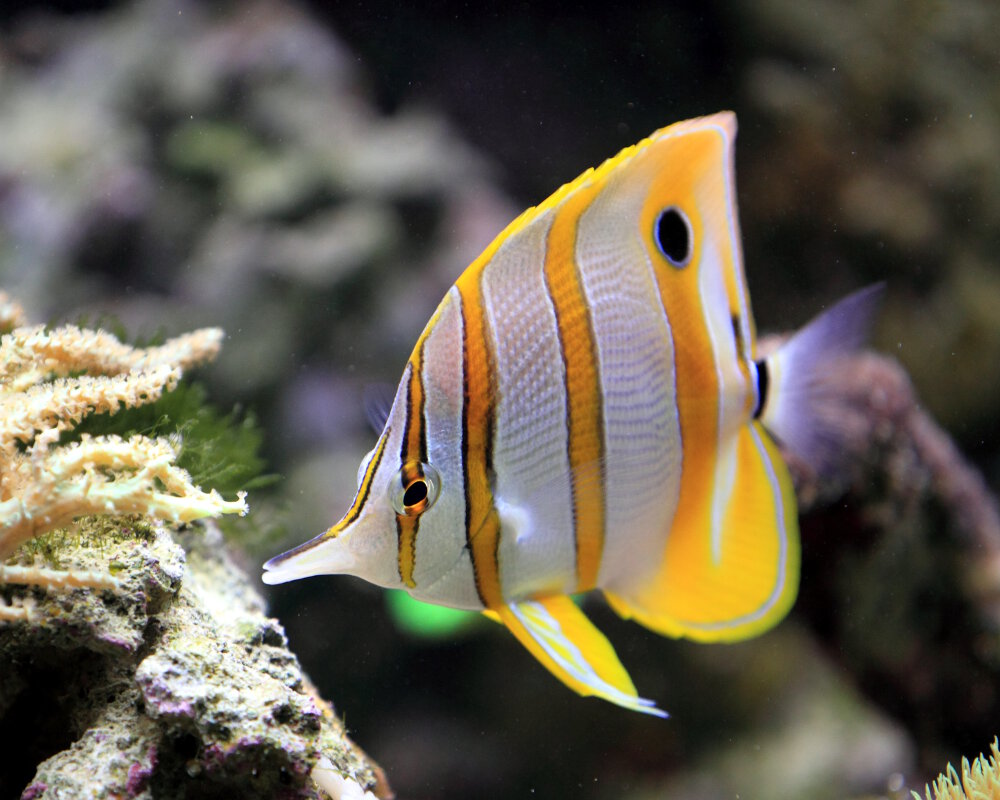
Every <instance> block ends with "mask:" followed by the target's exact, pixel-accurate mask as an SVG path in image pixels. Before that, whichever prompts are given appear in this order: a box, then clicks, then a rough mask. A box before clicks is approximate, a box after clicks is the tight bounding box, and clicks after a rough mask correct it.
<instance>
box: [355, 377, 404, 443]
mask: <svg viewBox="0 0 1000 800" xmlns="http://www.w3.org/2000/svg"><path fill="white" fill-rule="evenodd" d="M395 398H396V387H395V386H393V385H392V384H391V383H369V384H367V385H366V386H365V388H364V389H363V390H362V394H361V402H362V403H363V404H364V407H365V419H367V420H368V424H369V425H371V426H372V430H373V431H375V433H382V431H383V430H385V422H386V420H387V419H389V412H390V411H392V401H393V400H395Z"/></svg>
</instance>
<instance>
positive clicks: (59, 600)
mask: <svg viewBox="0 0 1000 800" xmlns="http://www.w3.org/2000/svg"><path fill="white" fill-rule="evenodd" d="M50 544H51V545H52V547H53V548H54V550H55V551H56V552H57V553H58V554H59V559H60V562H61V563H62V564H63V565H64V566H65V567H66V568H68V569H69V570H70V571H72V572H79V571H84V572H86V573H87V574H98V573H101V572H105V573H108V572H109V571H110V572H111V573H113V575H114V578H113V580H114V585H106V586H104V587H94V586H91V587H87V588H71V587H67V588H63V587H55V586H37V585H36V586H34V587H32V588H31V589H28V590H25V589H23V588H19V587H11V586H4V585H0V591H2V592H3V593H5V594H9V593H12V592H21V591H28V592H30V593H31V595H32V597H33V600H34V603H33V608H32V613H31V614H30V616H26V617H24V618H21V619H17V620H13V621H8V622H6V623H3V624H2V625H0V659H2V660H3V663H4V664H5V665H7V666H6V667H5V669H4V672H3V675H2V676H0V735H2V737H3V739H4V741H6V742H7V743H8V744H7V746H6V748H5V749H6V753H5V756H4V769H3V770H2V771H0V796H3V797H16V796H18V793H20V796H21V797H22V798H28V799H31V800H38V799H39V798H49V800H78V798H83V797H99V796H105V797H120V798H145V799H147V800H149V799H150V798H154V797H157V798H162V797H175V798H196V797H218V796H220V794H223V793H229V794H230V795H231V796H234V797H246V798H254V797H260V798H324V797H328V796H329V797H333V798H335V799H336V800H339V799H340V798H349V797H358V798H360V797H362V796H365V797H369V798H372V797H374V795H373V794H371V793H366V789H373V788H374V789H376V791H378V793H379V796H380V797H386V796H388V793H387V789H385V784H384V783H382V784H379V781H378V775H379V773H378V771H377V768H376V767H375V766H374V765H373V764H372V762H370V761H369V760H368V759H367V758H366V756H365V755H364V754H363V753H362V752H361V751H360V750H358V749H357V748H356V747H355V746H354V745H353V744H352V743H351V742H350V740H348V739H347V738H346V736H345V733H344V729H343V727H342V725H341V723H340V722H339V720H338V719H337V717H336V716H335V715H334V713H333V711H332V709H331V707H330V706H329V705H328V704H327V703H326V702H325V701H323V700H322V699H321V698H320V697H319V695H318V694H317V693H316V692H315V690H314V689H313V687H312V685H311V684H310V682H309V680H308V678H307V677H306V676H305V675H304V674H303V672H302V669H301V667H300V666H299V663H298V660H297V659H296V658H295V656H294V655H292V653H290V652H289V650H288V647H287V642H286V640H285V636H284V633H283V631H282V629H281V627H280V625H278V623H277V622H276V621H275V620H273V619H270V618H269V617H268V616H267V615H266V614H265V613H264V602H263V600H262V598H261V597H260V595H259V594H258V593H257V592H256V591H255V590H254V589H253V588H252V586H251V585H250V583H249V581H248V580H247V578H246V576H245V575H244V573H243V572H242V571H241V570H240V569H239V568H238V567H237V566H236V565H235V564H234V563H233V561H232V560H231V559H230V558H229V557H228V556H227V555H226V549H225V546H224V544H223V540H222V535H221V534H220V533H219V531H218V529H217V528H215V527H214V526H212V525H211V524H198V525H196V526H192V527H190V528H188V529H186V530H177V529H171V528H167V527H165V526H164V525H162V524H150V523H149V522H148V521H147V520H145V519H143V518H138V517H135V518H131V519H127V518H126V519H114V520H112V519H109V518H100V519H95V518H90V519H87V520H85V521H84V522H81V523H80V524H79V529H78V530H72V531H67V532H65V533H61V534H59V539H58V540H57V541H54V542H51V543H50ZM36 765H37V767H36ZM321 786H322V787H326V788H327V789H328V791H326V792H324V791H322V790H321V788H320V787H321Z"/></svg>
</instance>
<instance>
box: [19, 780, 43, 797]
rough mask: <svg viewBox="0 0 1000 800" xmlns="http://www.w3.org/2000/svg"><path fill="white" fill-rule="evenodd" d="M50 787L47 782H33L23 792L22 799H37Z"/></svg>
mask: <svg viewBox="0 0 1000 800" xmlns="http://www.w3.org/2000/svg"><path fill="white" fill-rule="evenodd" d="M48 788H49V785H48V784H47V783H42V782H41V781H39V782H38V783H33V784H31V786H29V787H28V788H27V789H25V790H24V791H23V792H21V800H35V799H36V798H38V797H41V796H42V795H44V794H45V791H46V790H47V789H48Z"/></svg>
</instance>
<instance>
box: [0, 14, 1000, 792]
mask: <svg viewBox="0 0 1000 800" xmlns="http://www.w3.org/2000/svg"><path fill="white" fill-rule="evenodd" d="M998 30H1000V7H997V6H996V5H995V4H994V3H992V2H989V0H982V1H981V2H975V0H967V1H965V2H954V3H939V2H919V1H916V0H915V1H913V2H855V3H847V4H840V3H831V2H827V1H825V0H765V1H764V2H750V1H749V0H746V2H733V3H723V2H716V3H694V2H687V3H671V4H664V3H641V2H640V3H636V4H632V5H631V6H629V7H628V8H615V9H612V8H610V7H608V8H605V9H597V10H594V9H588V8H586V7H581V8H579V9H576V10H566V9H565V8H563V7H561V6H560V5H559V4H530V5H529V4H518V5H512V6H510V7H504V8H503V10H500V8H499V7H497V9H496V10H494V11H485V10H483V11H473V10H471V9H470V8H468V7H467V5H466V4H459V3H441V4H436V5H435V6H434V8H433V9H426V8H419V9H418V8H417V7H416V6H413V7H405V6H402V5H401V4H395V3H390V2H385V1H384V0H375V2H367V3H365V4H363V5H362V6H358V5H355V4H342V3H336V4H332V3H331V4H325V3H320V2H314V3H311V4H309V3H298V4H296V3H291V2H252V3H235V2H234V3H231V4H226V3H211V4H207V3H196V2H173V0H169V1H168V2H152V1H150V2H139V3H97V2H95V3H70V2H53V3H26V2H25V3H8V4H5V5H4V7H3V9H2V10H0V288H3V289H5V290H7V291H8V292H10V293H11V294H13V295H14V296H16V297H17V298H18V299H20V300H21V301H22V302H23V303H24V305H25V306H26V308H27V309H28V311H29V315H30V316H31V317H33V318H34V319H39V320H52V321H62V320H66V319H70V320H75V319H80V318H81V317H83V318H86V319H87V320H89V322H90V323H91V324H97V323H98V322H100V321H101V320H102V319H107V320H114V321H116V323H117V322H120V323H121V324H122V325H123V326H124V327H125V329H126V330H128V331H129V332H130V333H131V334H132V335H135V336H150V335H153V334H156V333H157V332H159V331H163V332H166V333H168V334H175V333H178V332H181V331H184V330H188V329H190V328H193V327H197V326H203V325H219V326H222V327H223V328H225V330H226V332H227V334H228V338H227V341H226V343H225V347H224V349H223V353H222V356H221V358H220V359H219V360H218V362H217V363H216V364H214V365H213V366H212V367H211V368H209V369H207V370H205V371H204V372H203V373H202V376H201V377H202V380H203V381H204V382H205V383H206V384H207V385H208V387H209V390H210V392H211V395H212V397H213V398H214V399H215V401H216V402H217V403H218V404H219V405H220V406H222V407H231V406H233V405H239V406H240V407H241V408H244V409H249V410H251V411H252V413H253V414H254V416H255V417H256V419H257V420H258V422H259V424H260V426H261V428H262V429H263V431H264V433H265V455H266V457H267V460H268V471H270V472H273V473H276V474H279V475H281V476H282V479H281V480H280V481H279V482H277V483H275V484H274V485H272V486H271V487H269V488H268V489H266V490H259V491H257V492H254V493H253V494H251V497H250V504H251V508H252V509H253V513H252V514H251V516H250V517H248V518H247V519H245V520H242V521H238V522H237V523H235V524H232V525H230V526H229V536H230V540H231V543H232V544H233V546H234V547H236V548H238V549H240V550H241V552H242V554H243V555H242V558H243V561H244V563H245V566H246V568H247V570H248V571H249V572H250V573H251V574H254V573H256V572H257V571H258V569H259V564H260V562H261V561H263V560H264V559H265V558H267V557H269V556H270V555H273V554H274V553H276V552H278V550H279V549H281V548H283V547H284V546H290V545H292V544H295V543H298V542H300V541H303V540H305V539H306V538H309V537H311V536H313V535H315V534H316V533H318V532H320V531H321V530H323V529H325V528H326V527H327V526H329V525H330V524H331V523H332V522H334V521H335V520H336V519H338V518H339V516H340V515H341V513H342V512H343V510H344V509H345V508H346V507H347V505H348V504H349V502H350V500H351V497H352V496H353V493H354V488H355V475H356V470H357V465H358V462H359V460H360V458H361V457H362V455H363V454H364V453H365V452H367V451H368V449H370V447H371V446H372V443H373V442H374V438H375V434H374V433H372V432H371V431H370V429H369V428H368V426H367V423H366V421H365V415H364V410H363V404H362V395H363V391H364V388H365V387H366V386H368V385H371V384H374V383H390V384H392V385H395V383H396V381H397V380H398V378H399V375H400V373H401V371H402V367H403V364H404V362H405V359H406V357H407V356H408V355H409V352H410V348H411V347H412V345H413V343H414V341H415V339H416V337H417V335H418V333H419V332H420V330H421V329H422V327H423V325H424V323H425V322H426V320H427V318H428V317H429V315H430V313H431V312H432V311H433V309H434V307H435V306H436V304H437V302H438V300H439V299H440V298H441V296H442V295H443V294H444V292H445V291H446V289H447V287H448V286H449V285H450V284H451V283H452V281H453V280H454V279H455V278H456V277H457V276H458V274H459V273H460V271H461V270H462V269H463V268H464V267H465V266H466V265H467V264H468V263H469V262H470V261H471V260H472V259H473V258H474V257H475V256H476V255H478V253H479V252H480V251H481V250H482V248H483V247H485V246H486V245H487V244H488V243H489V242H490V241H491V240H492V238H493V237H494V236H495V235H496V234H497V233H498V232H499V231H500V230H501V229H502V228H503V227H504V226H505V225H506V224H507V222H508V221H509V220H510V219H512V218H513V217H514V216H515V215H516V214H517V213H519V212H520V211H521V210H522V209H523V208H524V207H526V206H528V205H530V204H534V203H537V202H539V201H541V200H542V199H544V197H546V196H547V195H548V194H549V193H550V192H551V191H552V190H554V189H555V188H556V187H557V186H558V185H559V184H561V183H563V182H565V181H568V180H571V179H572V178H574V177H575V176H576V175H577V174H579V173H580V172H581V171H583V169H585V168H586V167H588V166H592V165H595V164H598V163H600V162H601V161H602V160H603V159H604V158H606V157H608V156H611V155H613V154H614V153H615V152H617V151H618V150H619V149H620V148H621V147H624V146H626V145H629V144H632V143H634V142H635V141H637V140H638V139H640V138H641V137H643V136H645V135H646V134H648V133H650V132H651V131H653V130H654V129H656V128H658V127H661V126H663V125H666V124H669V123H671V122H674V121H677V120H681V119H685V118H688V117H692V116H697V115H700V114H706V113H711V112H714V111H717V110H720V109H723V108H731V109H733V110H735V111H736V112H737V114H738V117H739V123H740V133H739V137H738V140H737V188H738V195H739V201H740V212H741V225H742V231H743V242H744V254H745V261H746V271H747V276H748V281H749V285H750V290H751V296H752V300H753V304H754V309H755V314H756V319H757V324H758V328H759V329H760V330H761V331H763V332H768V331H784V330H789V329H791V328H793V327H796V326H797V325H799V324H801V323H802V322H804V321H805V320H806V319H808V318H809V317H810V316H812V315H813V314H814V313H816V312H818V311H819V310H820V309H822V308H823V307H824V305H825V304H828V303H830V302H832V301H833V300H835V299H837V298H839V297H841V296H842V295H844V294H845V293H846V292H848V291H849V290H851V289H853V288H856V287H858V286H861V285H864V284H867V283H870V282H872V281H875V280H885V281H887V283H888V292H887V300H886V303H885V305H884V307H883V310H882V312H881V315H880V321H879V326H878V332H877V335H876V337H875V342H874V345H875V346H876V347H877V348H878V349H880V350H882V351H883V352H885V353H887V354H890V355H892V356H893V357H895V358H897V359H898V360H899V361H900V362H901V363H902V364H903V365H904V367H905V368H906V370H907V371H908V372H909V374H910V376H911V378H912V380H913V383H914V385H915V389H916V392H917V396H918V397H919V399H920V402H921V405H922V407H923V408H924V409H925V410H926V411H928V412H929V413H930V415H931V416H933V418H934V419H936V420H937V421H938V422H939V423H940V424H941V425H942V426H943V427H944V429H945V430H946V431H947V433H948V434H949V435H950V437H951V438H952V439H953V441H954V442H955V444H956V445H957V447H958V448H959V450H960V451H961V452H962V453H963V454H964V455H965V457H966V458H967V459H969V460H970V461H971V463H972V464H973V465H974V466H975V467H976V468H977V469H978V470H979V471H980V472H981V473H982V475H983V477H984V479H985V482H986V484H987V486H988V487H990V488H991V489H992V491H993V494H994V495H995V494H996V491H997V487H1000V428H998V412H997V410H998V408H1000V264H998V256H997V253H998V252H1000V247H998V245H1000V226H998V219H1000V166H998V164H1000V157H998V154H997V147H996V143H997V142H998V141H1000V91H998V88H997V87H998V86H1000V59H998V55H1000V53H998V45H997V44H996V33H997V31H998ZM904 466H905V465H904ZM904 466H899V465H896V466H894V467H892V468H887V469H886V474H889V475H892V474H895V473H893V472H892V470H893V469H896V470H897V472H898V471H899V470H903V469H904ZM886 484H887V485H889V486H890V489H891V490H892V491H893V492H895V494H892V492H890V490H889V489H886V487H883V486H860V487H859V486H852V487H851V488H850V491H849V492H848V494H847V496H846V497H845V498H843V499H840V500H838V501H837V502H836V503H835V504H834V506H833V507H832V508H831V507H829V506H827V507H825V508H822V507H821V508H816V509H815V510H813V511H811V512H809V513H808V514H806V516H805V517H804V519H803V523H802V528H803V557H804V565H803V577H802V587H801V590H800V598H799V601H798V603H797V605H796V608H795V609H794V610H793V611H792V613H791V615H790V617H789V618H788V619H787V620H786V621H785V622H783V623H782V624H781V625H779V626H778V628H777V629H775V630H774V631H772V632H770V633H768V634H766V635H765V636H763V637H761V638H759V639H756V640H753V641H750V642H746V643H742V644H738V645H727V646H723V645H719V646H703V645H696V644H692V643H688V642H677V641H671V640H667V639H662V638H660V637H658V636H655V635H653V634H651V633H649V632H647V631H646V630H644V629H642V628H640V627H639V626H637V625H630V624H626V623H624V622H622V621H620V620H618V619H617V618H616V617H615V616H614V614H612V613H611V612H610V611H609V610H608V609H607V608H605V607H603V606H602V604H601V603H600V602H599V601H597V600H596V599H594V600H593V601H591V602H589V603H588V606H587V611H588V614H590V615H591V616H592V618H593V619H594V622H595V623H596V624H597V625H598V626H599V627H600V628H601V629H602V630H604V631H605V632H606V633H607V634H608V636H609V638H610V639H611V641H612V642H613V643H614V644H615V646H616V649H617V650H618V652H619V655H620V656H621V659H622V661H623V663H624V664H625V665H626V667H627V668H628V669H629V670H630V672H631V673H632V675H633V677H634V679H635V682H636V685H637V687H638V688H639V690H640V692H641V693H643V694H644V695H645V696H648V697H651V698H654V699H655V700H656V701H657V702H658V704H659V705H660V706H661V707H663V708H665V709H667V710H668V711H669V712H670V713H671V715H672V716H671V719H670V720H668V721H665V722H664V721H660V720H656V719H650V718H646V717H643V716H640V715H637V714H629V713H627V712H624V711H622V710H620V709H617V708H614V707H612V706H610V705H608V704H604V703H599V702H597V701H594V700H582V699H579V698H577V697H575V696H574V695H572V694H571V693H569V692H567V691H566V690H565V689H564V688H563V687H562V686H560V685H559V684H558V682H556V681H555V680H554V679H553V678H552V677H551V676H550V675H548V674H546V672H545V671H544V670H543V669H541V668H540V667H539V666H538V665H537V664H536V663H535V662H534V661H533V660H532V659H531V658H530V656H528V654H527V653H525V652H524V651H523V649H522V648H521V647H520V646H519V645H517V643H516V642H514V640H513V639H512V638H511V637H510V636H509V635H507V634H506V632H505V631H503V630H502V629H501V628H499V627H497V626H495V625H492V624H491V623H489V622H488V621H485V620H482V619H480V618H478V617H476V616H474V615H468V619H469V622H468V624H465V625H463V626H461V627H459V628H453V627H447V628H445V629H443V630H441V631H437V632H435V631H434V630H431V629H429V628H427V627H426V619H424V618H421V619H418V620H417V622H416V623H413V622H409V623H407V622H406V621H405V619H403V618H402V617H401V614H403V613H407V609H404V610H403V611H402V612H400V611H399V610H398V609H397V610H395V611H394V610H393V609H394V606H393V605H392V604H391V602H390V601H389V600H388V599H387V593H386V592H384V591H383V590H381V589H378V588H376V587H373V586H369V585H367V584H364V583H362V582H360V581H358V580H355V579H351V578H344V577H330V578H317V579H312V580H309V581H304V582H300V583H294V584H290V585H288V586H281V587H277V588H273V589H269V590H268V598H269V601H270V603H271V610H272V613H274V614H275V615H276V616H278V617H279V618H280V620H281V621H282V623H283V624H284V626H285V628H286V630H287V633H288V636H289V639H290V644H291V647H292V649H293V650H294V651H295V652H296V653H297V654H298V655H299V657H300V659H301V660H302V662H303V666H304V667H305V669H306V671H307V672H308V673H309V674H310V675H311V677H312V678H313V680H314V681H315V682H316V684H317V686H318V688H319V689H320V691H321V693H322V694H323V695H324V696H325V697H327V698H328V699H330V700H331V701H332V702H333V703H334V704H335V706H336V708H337V710H338V712H339V713H340V714H341V715H342V716H344V717H345V721H346V724H347V727H348V729H349V730H350V732H351V734H352V736H353V738H354V739H355V740H356V741H357V742H358V743H359V744H360V745H361V746H362V747H364V748H365V750H367V751H368V753H369V754H370V755H371V756H372V757H373V758H374V759H375V760H376V761H377V762H379V763H380V764H381V766H382V767H383V768H384V769H385V771H386V773H387V775H388V778H389V781H390V783H391V784H392V786H393V788H394V789H395V791H396V792H397V795H398V796H399V797H400V798H404V799H410V798H413V799H417V798H436V797H462V796H470V795H475V796H482V797H500V796H518V797H520V796H532V795H533V796H538V797H564V796H574V797H580V798H597V797H609V796H613V797H621V798H632V799H634V800H641V799H642V798H653V797H662V796H670V797H685V798H714V797H731V796H734V795H735V794H739V795H741V796H744V797H759V798H792V797H806V796H808V797H811V798H824V797H830V798H834V797H866V796H885V797H903V796H908V791H907V787H910V788H916V789H918V790H922V786H923V783H924V781H925V780H928V779H930V778H933V777H934V776H935V775H936V774H937V773H938V772H939V771H940V770H941V769H943V767H944V765H945V763H946V762H947V761H948V760H952V761H955V759H957V758H958V757H960V756H961V755H962V754H965V755H967V756H970V757H971V756H973V755H975V754H977V753H979V752H980V751H982V750H986V749H987V748H988V746H989V742H990V741H991V740H992V738H993V736H994V735H996V734H997V733H1000V722H997V720H998V719H1000V633H998V630H1000V562H998V561H997V560H996V557H995V553H996V551H995V550H993V551H989V550H988V549H986V548H984V547H983V546H982V542H981V541H979V540H976V538H975V537H972V536H966V537H963V536H962V535H960V534H961V531H960V528H961V526H960V525H955V524H953V523H952V522H951V521H950V518H949V517H948V510H949V509H948V508H947V507H943V506H942V505H941V504H935V503H924V502H922V501H921V500H920V499H919V498H920V497H922V496H923V495H922V494H921V493H922V492H925V490H926V488H927V487H926V486H921V485H908V486H907V487H906V491H909V492H910V494H909V495H907V494H906V491H902V490H900V488H899V486H898V485H894V484H893V483H892V481H891V480H888V479H887V480H886ZM878 492H883V494H892V498H894V499H895V500H896V501H897V502H895V504H894V503H892V502H890V503H882V504H881V505H880V506H879V508H880V509H881V511H882V512H883V513H896V514H898V515H899V517H900V518H905V519H906V520H907V521H908V523H907V524H906V525H899V526H895V527H893V526H892V525H891V524H887V523H886V521H885V520H879V519H873V518H872V516H871V514H870V506H869V505H866V503H868V501H869V499H870V496H871V495H873V494H877V493H878ZM959 494H961V493H960V492H959ZM907 503H910V505H907ZM886 509H889V510H888V511H886ZM886 530H891V531H892V535H881V534H883V533H884V532H885V531H886Z"/></svg>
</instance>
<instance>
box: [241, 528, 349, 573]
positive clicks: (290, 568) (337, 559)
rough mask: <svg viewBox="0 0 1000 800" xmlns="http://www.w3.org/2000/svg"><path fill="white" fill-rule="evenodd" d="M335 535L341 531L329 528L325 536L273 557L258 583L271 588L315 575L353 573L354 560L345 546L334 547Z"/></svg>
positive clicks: (323, 534) (338, 544)
mask: <svg viewBox="0 0 1000 800" xmlns="http://www.w3.org/2000/svg"><path fill="white" fill-rule="evenodd" d="M338 533H340V531H335V530H334V529H333V528H331V529H330V530H329V531H327V532H326V533H321V534H320V535H319V536H317V537H316V538H314V539H310V540H309V541H308V542H303V543H302V544H300V545H299V546H298V547H293V548H292V549H291V550H288V551H286V552H284V553H282V554H281V555H277V556H275V557H274V558H272V559H271V560H270V561H268V562H266V563H265V564H264V572H263V574H262V575H261V576H260V579H261V580H262V581H263V582H264V583H266V584H268V585H270V586H273V585H275V584H278V583H287V582H288V581H294V580H298V579H299V578H310V577H312V576H314V575H340V574H344V573H353V570H354V568H355V567H356V566H357V560H356V559H355V557H354V555H353V554H352V553H351V552H350V550H349V548H348V547H347V546H346V545H347V543H346V542H337V543H336V544H334V543H335V541H336V538H337V534H338Z"/></svg>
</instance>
